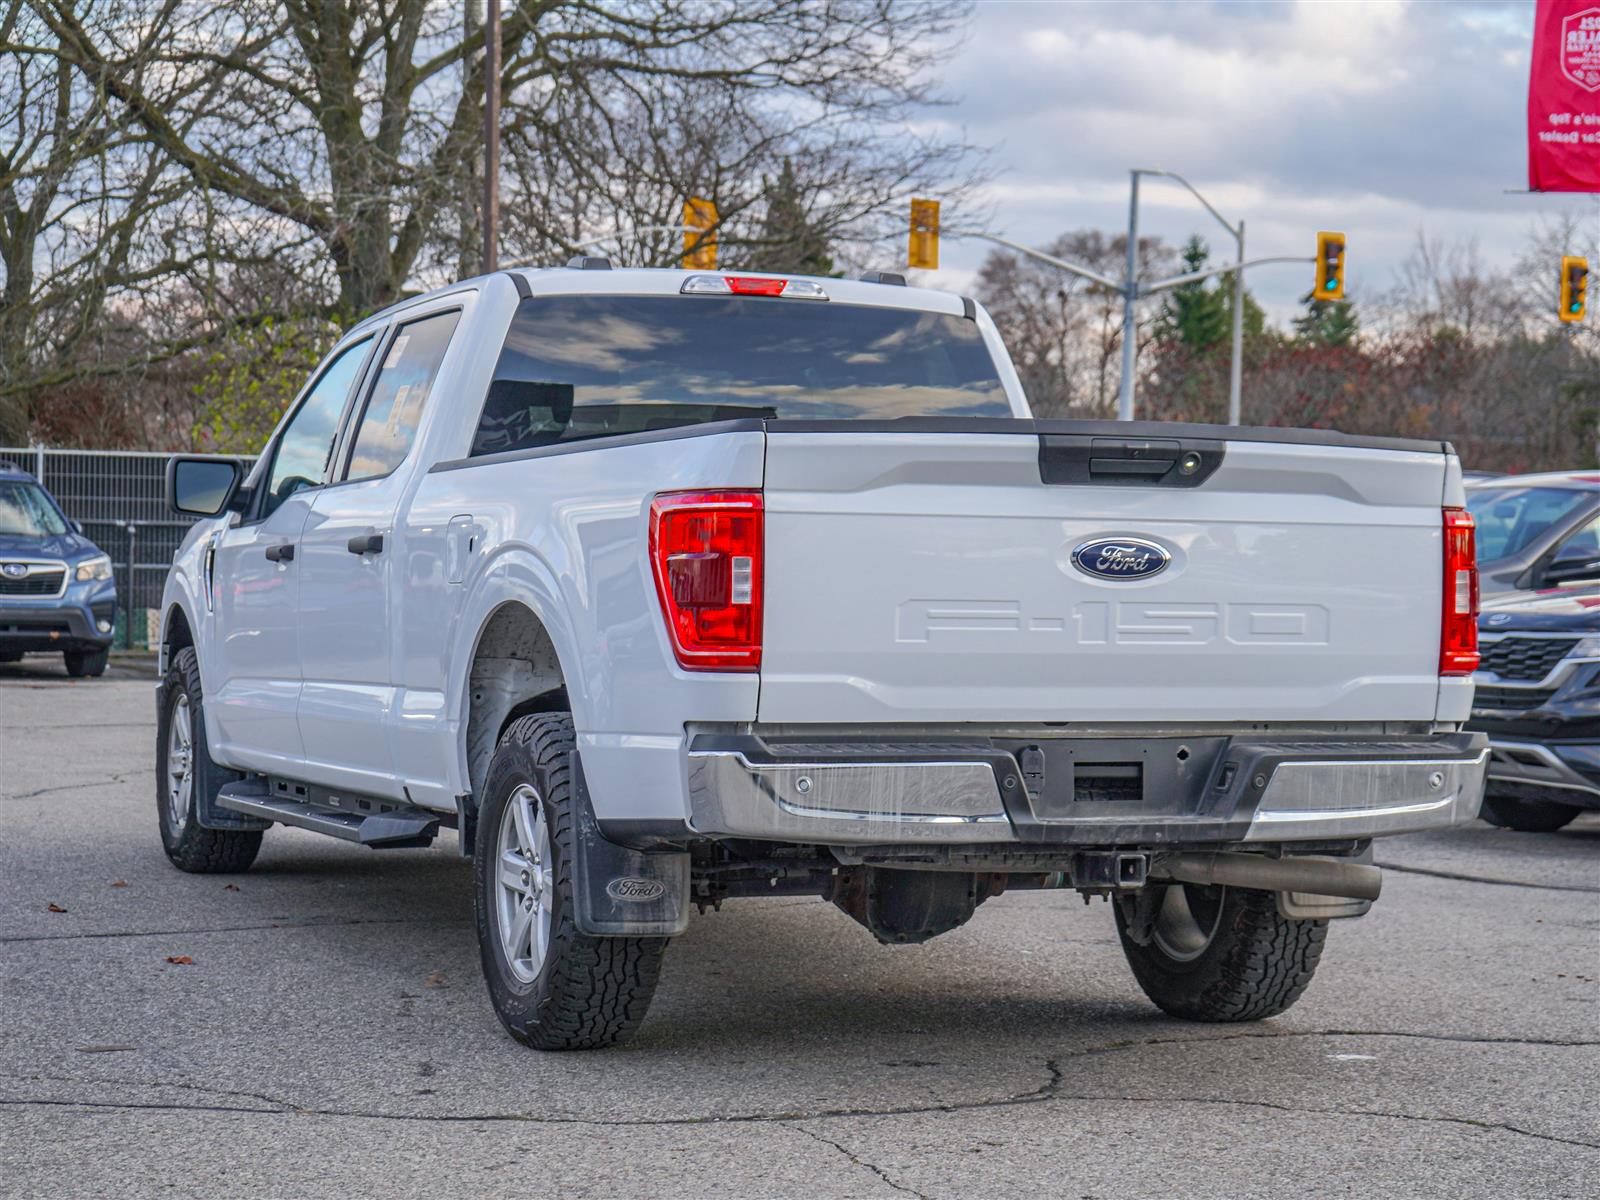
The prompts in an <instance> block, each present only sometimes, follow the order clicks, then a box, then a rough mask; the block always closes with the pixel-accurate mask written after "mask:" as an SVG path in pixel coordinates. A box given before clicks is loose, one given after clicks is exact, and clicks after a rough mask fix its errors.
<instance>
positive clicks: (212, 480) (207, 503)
mask: <svg viewBox="0 0 1600 1200" xmlns="http://www.w3.org/2000/svg"><path fill="white" fill-rule="evenodd" d="M243 479H244V469H243V468H242V467H241V466H240V465H239V463H238V462H236V461H235V460H234V459H231V458H198V457H196V458H172V459H169V460H168V461H167V503H168V504H169V505H171V506H172V508H173V509H174V510H176V511H177V512H180V513H183V514H184V515H185V516H189V517H214V516H216V515H217V514H218V513H221V512H225V511H227V510H228V509H230V508H234V507H237V501H238V500H239V499H240V498H241V497H240V494H239V492H240V489H239V484H240V482H241V481H242V480H243Z"/></svg>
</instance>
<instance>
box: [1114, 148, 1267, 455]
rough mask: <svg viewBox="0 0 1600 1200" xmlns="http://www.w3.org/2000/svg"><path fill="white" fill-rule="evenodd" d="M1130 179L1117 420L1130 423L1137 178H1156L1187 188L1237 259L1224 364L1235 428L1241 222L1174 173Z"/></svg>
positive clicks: (1240, 345)
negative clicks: (1224, 232) (1227, 239)
mask: <svg viewBox="0 0 1600 1200" xmlns="http://www.w3.org/2000/svg"><path fill="white" fill-rule="evenodd" d="M1132 175H1133V191H1132V194H1133V199H1132V202H1131V204H1130V205H1129V209H1128V278H1127V285H1126V290H1125V291H1124V293H1123V295H1124V297H1125V298H1124V301H1123V304H1124V308H1123V314H1122V336H1123V344H1122V376H1123V387H1122V392H1121V395H1120V396H1119V397H1118V401H1117V419H1118V420H1120V421H1131V420H1133V382H1132V372H1133V358H1132V357H1131V352H1130V350H1129V346H1130V341H1129V338H1130V334H1131V331H1132V330H1133V327H1134V320H1133V305H1134V302H1135V301H1136V300H1137V299H1138V298H1139V287H1138V284H1137V282H1136V281H1135V279H1134V263H1135V261H1136V260H1135V257H1134V253H1135V243H1136V241H1137V236H1138V231H1139V176H1141V175H1160V176H1161V177H1162V178H1164V179H1170V180H1172V181H1173V182H1175V183H1180V184H1182V185H1183V186H1184V187H1185V188H1187V189H1188V191H1189V194H1190V195H1192V196H1193V197H1194V198H1195V199H1196V200H1198V201H1200V203H1201V205H1202V206H1203V207H1204V208H1205V210H1206V211H1207V212H1208V213H1210V214H1211V215H1212V216H1213V217H1215V218H1216V219H1217V224H1219V225H1221V226H1222V227H1223V228H1224V229H1226V230H1227V231H1228V232H1229V233H1231V234H1232V235H1233V240H1234V244H1235V246H1237V247H1238V255H1237V257H1236V258H1235V259H1234V266H1233V267H1232V268H1228V269H1231V270H1232V272H1233V354H1232V357H1231V360H1230V361H1229V364H1228V424H1230V425H1237V424H1238V423H1239V409H1240V390H1241V379H1242V376H1243V370H1244V267H1245V261H1244V222H1243V221H1240V222H1239V224H1238V225H1234V224H1232V223H1231V222H1229V221H1228V219H1227V218H1226V217H1224V216H1223V215H1222V214H1221V213H1219V212H1218V211H1217V210H1216V208H1215V207H1214V206H1213V205H1212V203H1211V201H1209V200H1207V199H1206V198H1205V197H1204V196H1202V195H1201V194H1200V189H1199V188H1197V187H1195V186H1194V184H1192V183H1190V182H1189V181H1188V180H1187V179H1185V178H1184V177H1183V176H1182V175H1179V174H1178V173H1177V172H1175V171H1163V170H1162V169H1161V168H1159V167H1136V168H1134V170H1133V172H1132ZM1207 274H1221V272H1207ZM1204 277H1205V276H1204V275H1202V276H1200V278H1204ZM1185 282H1188V277H1187V276H1185V277H1180V278H1179V279H1176V280H1173V279H1169V280H1166V281H1165V282H1164V283H1162V284H1158V285H1154V286H1152V287H1147V288H1145V289H1144V291H1145V294H1147V295H1148V294H1149V293H1150V292H1153V291H1155V290H1157V288H1159V287H1171V286H1172V285H1173V284H1174V283H1185Z"/></svg>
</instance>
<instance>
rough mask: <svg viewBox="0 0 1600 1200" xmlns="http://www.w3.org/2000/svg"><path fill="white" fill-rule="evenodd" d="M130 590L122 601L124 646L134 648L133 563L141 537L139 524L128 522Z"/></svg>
mask: <svg viewBox="0 0 1600 1200" xmlns="http://www.w3.org/2000/svg"><path fill="white" fill-rule="evenodd" d="M127 528H128V590H127V593H126V595H125V596H124V598H123V601H122V612H123V617H122V648H123V649H124V650H132V649H133V564H134V563H136V562H137V561H138V560H139V558H138V555H137V554H135V553H134V546H135V545H136V543H137V541H138V538H139V526H138V525H136V524H135V523H134V522H132V521H129V522H128V526H127Z"/></svg>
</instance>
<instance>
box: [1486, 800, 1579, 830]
mask: <svg viewBox="0 0 1600 1200" xmlns="http://www.w3.org/2000/svg"><path fill="white" fill-rule="evenodd" d="M1582 811H1583V810H1582V809H1581V808H1575V807H1573V806H1572V805H1570V804H1558V803H1557V802H1556V801H1554V800H1524V799H1522V798H1521V797H1517V796H1485V797H1484V798H1483V809H1482V811H1481V814H1480V815H1481V816H1482V817H1483V819H1484V820H1485V821H1487V822H1489V824H1491V825H1498V826H1500V827H1501V828H1502V829H1515V830H1517V831H1518V832H1520V833H1554V832H1555V831H1556V830H1557V829H1560V828H1562V827H1563V826H1566V825H1570V824H1571V823H1572V821H1573V820H1574V819H1575V818H1576V817H1577V815H1578V814H1579V813H1580V812H1582Z"/></svg>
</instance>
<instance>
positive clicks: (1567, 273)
mask: <svg viewBox="0 0 1600 1200" xmlns="http://www.w3.org/2000/svg"><path fill="white" fill-rule="evenodd" d="M1588 304H1589V260H1588V259H1587V258H1580V257H1579V256H1578V255H1576V254H1568V255H1564V256H1563V257H1562V259H1561V300H1560V307H1559V308H1558V309H1557V310H1556V316H1558V317H1560V318H1561V319H1562V320H1563V321H1581V320H1583V310H1584V309H1585V308H1587V307H1588Z"/></svg>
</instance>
